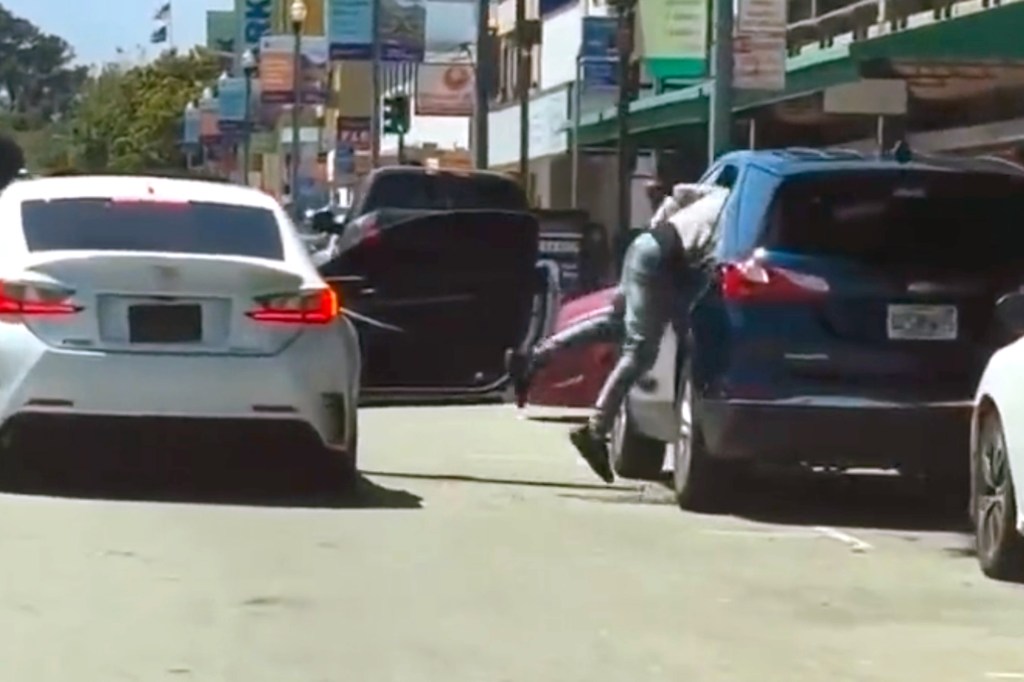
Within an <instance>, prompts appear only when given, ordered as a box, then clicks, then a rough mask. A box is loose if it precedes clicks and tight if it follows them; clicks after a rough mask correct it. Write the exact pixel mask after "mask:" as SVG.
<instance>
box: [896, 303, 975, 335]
mask: <svg viewBox="0 0 1024 682" xmlns="http://www.w3.org/2000/svg"><path fill="white" fill-rule="evenodd" d="M957 325H958V320H957V310H956V306H955V305H908V304H893V305H890V306H889V316H888V320H887V325H886V326H887V327H888V331H889V338H890V339H898V340H901V341H954V340H956V336H957Z"/></svg>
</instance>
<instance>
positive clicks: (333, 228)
mask: <svg viewBox="0 0 1024 682" xmlns="http://www.w3.org/2000/svg"><path fill="white" fill-rule="evenodd" d="M309 226H310V228H312V230H313V231H314V232H319V233H321V234H331V233H335V232H340V230H339V229H338V225H337V223H335V222H334V211H331V210H330V209H324V210H323V211H317V212H316V213H314V214H313V217H312V219H310V221H309Z"/></svg>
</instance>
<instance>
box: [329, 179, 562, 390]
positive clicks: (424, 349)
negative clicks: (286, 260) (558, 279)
mask: <svg viewBox="0 0 1024 682" xmlns="http://www.w3.org/2000/svg"><path fill="white" fill-rule="evenodd" d="M315 229H318V230H322V231H329V232H333V235H332V240H331V246H330V247H329V248H330V253H329V254H327V255H326V256H324V255H320V256H318V257H317V259H316V260H317V262H318V263H319V269H320V272H321V274H322V275H323V276H324V277H325V278H326V279H327V280H328V281H329V282H332V284H333V285H334V286H335V287H336V288H337V290H338V291H339V293H340V294H341V300H342V305H343V306H344V307H345V308H346V309H347V310H349V311H351V312H352V313H353V315H352V317H353V318H354V319H355V320H356V324H357V326H358V328H359V331H360V339H361V342H362V345H363V355H364V358H363V367H364V374H363V386H364V392H365V393H366V395H367V396H374V395H381V394H384V395H387V396H410V397H411V396H486V395H495V394H497V393H498V392H500V390H501V389H502V388H503V387H504V384H505V381H506V376H505V369H504V351H505V349H507V348H509V347H514V346H519V345H521V344H524V343H529V342H532V341H533V340H535V339H534V337H537V336H539V335H540V333H542V329H541V327H542V326H543V325H542V323H541V320H543V319H544V317H545V315H546V312H545V308H546V306H547V305H549V303H548V299H549V297H550V296H552V295H554V292H551V291H549V290H548V287H547V285H546V284H545V283H544V281H543V278H542V277H541V276H540V275H539V271H538V268H537V257H538V223H537V219H536V218H535V217H534V216H533V215H532V214H531V213H530V208H529V204H528V201H527V198H526V195H525V193H524V192H523V190H522V188H521V187H520V186H519V185H518V184H517V183H516V182H515V181H514V180H512V179H510V178H508V177H506V176H504V175H500V174H497V173H488V172H450V171H441V170H435V169H427V168H422V167H413V166H400V167H390V168H381V169H378V170H376V171H374V172H373V173H372V174H371V175H370V176H369V177H368V178H367V180H366V182H365V184H364V186H363V188H362V191H361V192H360V193H359V197H358V199H357V200H356V201H355V202H354V203H353V205H352V207H351V208H350V210H349V212H348V214H347V215H346V216H345V217H343V218H338V219H335V218H334V217H333V216H332V215H331V214H330V213H327V212H324V213H321V214H318V216H317V218H316V220H315Z"/></svg>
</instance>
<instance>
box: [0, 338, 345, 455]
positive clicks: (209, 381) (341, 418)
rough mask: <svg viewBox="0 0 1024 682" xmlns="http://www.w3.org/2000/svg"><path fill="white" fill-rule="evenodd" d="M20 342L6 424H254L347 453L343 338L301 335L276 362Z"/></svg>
mask: <svg viewBox="0 0 1024 682" xmlns="http://www.w3.org/2000/svg"><path fill="white" fill-rule="evenodd" d="M303 336H305V335H303ZM0 341H2V339H0ZM22 341H23V343H21V344H20V345H19V346H17V347H16V349H17V352H12V353H10V354H9V355H10V356H11V357H5V359H6V360H10V362H9V364H5V365H0V426H3V427H6V426H7V425H8V422H12V420H20V419H21V418H23V417H24V418H29V417H31V420H32V421H38V420H40V419H43V418H57V417H65V418H69V419H70V418H72V417H74V418H76V420H75V421H74V423H79V422H80V421H86V420H96V421H98V422H104V421H106V422H108V423H109V422H110V420H115V419H117V418H134V419H135V420H136V421H135V422H133V423H135V424H142V423H144V422H145V420H146V419H147V418H160V419H165V420H178V421H180V422H188V423H191V422H192V420H195V421H196V422H203V423H210V424H221V425H224V424H234V423H235V422H238V423H239V424H243V423H249V424H250V427H251V428H252V429H255V430H258V429H259V428H263V427H261V426H259V425H258V424H257V422H283V423H296V424H304V425H306V428H307V429H309V430H311V431H312V432H313V433H315V434H316V435H317V436H318V437H319V439H320V441H321V442H322V444H324V445H327V446H331V447H335V448H343V447H344V446H345V444H346V435H347V431H348V430H349V429H348V425H349V424H350V422H351V419H352V418H353V417H354V414H352V413H351V410H353V409H354V405H355V404H356V401H357V400H358V383H357V380H356V379H357V376H355V377H354V376H353V373H354V372H358V366H359V365H358V363H359V359H358V350H355V354H354V355H353V356H351V357H350V356H349V355H348V353H347V351H346V348H345V345H344V343H343V341H342V337H340V336H326V335H319V336H313V335H311V336H310V338H308V339H303V338H302V337H300V338H299V339H297V341H296V343H295V344H293V345H292V346H290V347H289V348H288V349H287V350H286V351H285V352H283V353H281V354H279V355H276V356H273V357H255V356H250V357H246V356H214V355H198V354H197V355H171V354H166V355H160V354H141V353H132V354H128V353H106V352H95V351H90V352H80V351H64V350H59V349H53V348H50V347H47V346H45V345H43V344H42V343H41V342H38V341H34V342H32V343H27V342H24V341H25V340H24V337H23V338H22ZM8 348H10V346H8ZM124 423H125V424H127V422H124Z"/></svg>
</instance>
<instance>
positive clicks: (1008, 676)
mask: <svg viewBox="0 0 1024 682" xmlns="http://www.w3.org/2000/svg"><path fill="white" fill-rule="evenodd" d="M985 677H987V678H989V679H992V680H1024V673H985Z"/></svg>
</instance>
